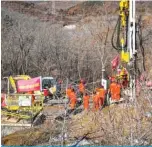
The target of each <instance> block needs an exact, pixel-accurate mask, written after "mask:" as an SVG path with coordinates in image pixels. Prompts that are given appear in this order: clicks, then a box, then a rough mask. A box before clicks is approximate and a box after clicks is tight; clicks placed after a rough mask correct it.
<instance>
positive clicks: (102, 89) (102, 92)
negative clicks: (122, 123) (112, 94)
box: [98, 85, 106, 107]
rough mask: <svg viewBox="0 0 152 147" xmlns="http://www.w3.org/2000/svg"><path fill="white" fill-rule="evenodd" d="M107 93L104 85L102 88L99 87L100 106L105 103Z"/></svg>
mask: <svg viewBox="0 0 152 147" xmlns="http://www.w3.org/2000/svg"><path fill="white" fill-rule="evenodd" d="M105 94H106V90H105V89H104V87H103V85H101V86H100V88H99V89H98V95H99V98H100V99H99V105H100V107H102V106H103V104H104V100H105Z"/></svg>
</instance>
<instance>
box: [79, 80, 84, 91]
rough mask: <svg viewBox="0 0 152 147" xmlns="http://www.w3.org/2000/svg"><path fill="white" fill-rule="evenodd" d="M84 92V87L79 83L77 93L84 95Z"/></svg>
mask: <svg viewBox="0 0 152 147" xmlns="http://www.w3.org/2000/svg"><path fill="white" fill-rule="evenodd" d="M84 90H85V86H84V84H83V83H82V82H81V83H80V84H79V91H80V92H81V93H84Z"/></svg>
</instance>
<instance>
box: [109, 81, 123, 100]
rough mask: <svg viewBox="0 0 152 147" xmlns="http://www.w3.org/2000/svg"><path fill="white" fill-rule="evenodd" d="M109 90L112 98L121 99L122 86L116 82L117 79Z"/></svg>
mask: <svg viewBox="0 0 152 147" xmlns="http://www.w3.org/2000/svg"><path fill="white" fill-rule="evenodd" d="M109 90H110V94H111V99H112V100H114V101H119V100H120V94H121V86H120V84H119V83H118V82H116V80H115V79H113V80H112V83H111V84H110V89H109Z"/></svg>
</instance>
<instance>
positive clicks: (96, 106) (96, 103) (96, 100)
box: [93, 91, 100, 111]
mask: <svg viewBox="0 0 152 147" xmlns="http://www.w3.org/2000/svg"><path fill="white" fill-rule="evenodd" d="M99 101H100V97H99V95H98V94H97V92H96V91H94V92H93V110H95V111H98V110H99Z"/></svg>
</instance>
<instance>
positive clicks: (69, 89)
mask: <svg viewBox="0 0 152 147" xmlns="http://www.w3.org/2000/svg"><path fill="white" fill-rule="evenodd" d="M71 92H72V88H71V85H69V86H68V88H67V89H66V96H67V97H68V99H69V100H70V94H71Z"/></svg>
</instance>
